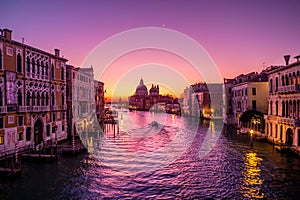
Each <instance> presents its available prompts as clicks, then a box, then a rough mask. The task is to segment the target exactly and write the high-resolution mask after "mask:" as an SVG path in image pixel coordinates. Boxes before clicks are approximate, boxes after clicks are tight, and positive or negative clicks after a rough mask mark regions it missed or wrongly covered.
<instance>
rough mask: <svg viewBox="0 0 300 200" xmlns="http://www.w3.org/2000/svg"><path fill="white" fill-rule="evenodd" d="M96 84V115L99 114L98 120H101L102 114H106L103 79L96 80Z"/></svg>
mask: <svg viewBox="0 0 300 200" xmlns="http://www.w3.org/2000/svg"><path fill="white" fill-rule="evenodd" d="M94 86H95V107H96V116H97V119H98V122H101V121H102V116H103V114H104V105H105V99H104V83H103V82H101V81H97V80H95V82H94Z"/></svg>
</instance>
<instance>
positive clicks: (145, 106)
mask: <svg viewBox="0 0 300 200" xmlns="http://www.w3.org/2000/svg"><path fill="white" fill-rule="evenodd" d="M128 100H129V110H144V111H147V110H149V109H150V108H151V107H152V106H153V105H160V108H163V109H165V110H166V111H168V108H169V107H174V105H175V104H176V106H175V107H179V110H180V106H179V103H178V100H177V99H173V97H172V96H170V95H160V94H159V86H158V85H153V84H152V86H151V88H150V90H149V93H148V88H147V86H146V85H145V84H144V81H143V79H142V78H141V80H140V84H139V85H138V86H137V87H136V90H135V94H134V95H132V96H130V97H129V98H128ZM156 107H157V106H156ZM173 110H174V109H173ZM177 110H178V109H177Z"/></svg>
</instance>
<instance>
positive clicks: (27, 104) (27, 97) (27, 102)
mask: <svg viewBox="0 0 300 200" xmlns="http://www.w3.org/2000/svg"><path fill="white" fill-rule="evenodd" d="M26 106H30V92H29V91H27V94H26Z"/></svg>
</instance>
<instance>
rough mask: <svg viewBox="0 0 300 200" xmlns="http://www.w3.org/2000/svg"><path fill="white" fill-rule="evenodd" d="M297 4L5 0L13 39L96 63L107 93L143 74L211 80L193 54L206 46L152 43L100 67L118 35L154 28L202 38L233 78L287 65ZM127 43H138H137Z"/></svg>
mask: <svg viewBox="0 0 300 200" xmlns="http://www.w3.org/2000/svg"><path fill="white" fill-rule="evenodd" d="M87 2H88V3H87ZM298 7H299V3H298V1H297V0H294V1H292V0H288V1H265V0H261V1H230V0H225V1H214V0H212V1H208V0H196V1H191V0H190V1H183V0H182V1H179V0H163V1H162V0H160V1H158V0H153V1H146V0H144V1H143V0H142V1H141V0H127V1H126V0H110V1H56V0H53V1H49V2H46V1H14V0H11V1H5V2H2V3H1V7H0V13H1V18H0V28H9V29H11V30H13V39H14V40H16V41H21V40H22V38H24V41H25V43H26V44H28V45H31V46H34V47H37V48H40V49H42V50H45V51H49V52H53V53H54V51H53V49H54V48H59V49H60V50H61V54H62V55H63V56H64V57H65V58H67V59H68V60H69V62H68V64H71V65H74V66H83V67H90V66H89V65H90V64H92V65H93V67H94V70H95V79H100V80H101V81H103V82H104V83H105V87H106V89H107V95H108V96H113V98H115V99H119V97H124V98H126V97H127V96H128V95H131V94H132V93H133V92H134V90H135V87H136V86H137V85H138V83H139V80H140V78H141V77H143V79H144V81H145V83H146V84H148V85H151V84H152V83H154V84H159V85H161V86H162V87H161V88H162V91H163V92H164V93H173V94H174V95H176V96H179V95H180V93H182V92H183V89H184V87H185V86H187V85H189V84H192V83H194V82H197V81H200V80H201V79H205V80H211V81H212V78H208V77H207V75H205V73H204V74H203V73H202V71H201V70H206V68H207V67H206V68H205V67H204V65H205V66H208V65H206V64H207V63H206V62H205V63H202V64H203V66H201V67H200V68H201V69H200V71H201V73H202V74H201V73H199V68H198V70H197V66H196V67H195V66H194V65H195V63H193V61H191V58H188V57H189V55H191V54H195V55H193V56H194V58H196V57H197V54H199V52H196V53H195V52H194V51H190V52H189V55H183V54H182V53H178V52H174V51H170V50H169V49H165V48H161V47H159V46H158V47H157V46H155V47H157V48H153V49H151V48H149V46H147V45H146V46H145V48H144V49H131V48H129V49H128V50H127V52H126V51H125V52H121V53H120V52H119V53H120V54H119V55H115V56H114V57H113V59H112V60H110V62H109V63H107V66H99V65H97V63H98V62H97V61H95V60H93V59H91V55H93V53H94V54H95V52H97V48H103V46H104V47H105V45H103V44H106V43H105V41H110V40H111V38H114V37H116V35H117V36H118V35H120V34H122V33H127V32H128V31H129V30H135V29H138V30H140V29H141V28H144V27H154V28H157V29H159V30H160V31H164V30H163V29H165V30H166V31H168V30H169V31H174V32H177V33H180V34H182V35H183V36H184V37H186V38H189V40H190V41H194V42H196V43H198V44H199V45H200V47H201V48H203V49H202V52H201V53H200V54H201V55H202V54H203V56H205V58H207V59H211V62H210V64H211V65H215V66H216V68H217V69H218V71H219V72H220V74H219V75H220V77H226V78H231V77H234V76H236V75H239V74H241V73H248V72H251V71H261V70H262V69H263V68H264V67H267V66H270V65H281V64H284V60H283V55H285V54H291V56H292V57H294V56H296V55H298V54H300V50H299V45H300V37H299V35H300V28H299V27H300V26H299V25H300V24H299V23H300V22H299V19H300V12H299V8H298ZM143 37H144V38H142V39H146V40H147V38H149V40H150V42H152V40H153V41H154V40H155V39H156V38H155V37H154V36H153V35H152V34H150V33H147V34H145V35H144V36H143ZM121 42H122V44H123V43H125V42H124V41H122V40H121ZM127 42H128V45H131V44H132V43H135V42H137V41H134V42H132V41H131V40H130V41H127ZM148 42H149V41H148ZM163 43H164V42H163ZM168 44H172V45H174V48H180V47H182V45H183V44H181V43H177V40H172V41H169V43H168ZM162 45H164V44H162ZM176 45H177V46H176ZM121 46H122V45H121ZM119 48H121V47H120V46H119V45H118V44H115V45H114V46H108V47H107V48H106V49H105V50H107V52H111V53H112V54H113V53H114V52H118V50H119ZM185 48H188V47H185ZM102 50H103V49H102ZM188 51H189V49H185V52H188ZM99 52H102V51H99ZM204 54H206V55H204ZM103 55H104V54H101V55H99V59H103ZM96 57H97V56H96ZM200 57H201V56H200ZM201 58H202V57H201ZM104 59H106V58H104ZM98 64H99V63H98ZM210 64H209V65H210ZM198 67H199V66H198ZM202 76H203V77H202ZM163 88H164V89H163Z"/></svg>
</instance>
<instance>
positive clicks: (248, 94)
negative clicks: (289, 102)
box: [224, 71, 268, 129]
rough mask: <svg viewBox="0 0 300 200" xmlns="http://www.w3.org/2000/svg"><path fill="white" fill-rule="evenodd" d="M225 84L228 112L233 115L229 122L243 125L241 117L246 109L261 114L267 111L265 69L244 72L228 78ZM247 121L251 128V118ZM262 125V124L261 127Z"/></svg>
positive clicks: (239, 125)
mask: <svg viewBox="0 0 300 200" xmlns="http://www.w3.org/2000/svg"><path fill="white" fill-rule="evenodd" d="M224 84H225V92H226V97H225V98H226V114H227V115H229V116H232V117H233V119H230V120H228V122H230V123H234V124H236V125H237V126H238V127H242V126H243V124H242V123H241V117H242V115H243V114H244V113H245V112H246V111H254V112H255V111H257V112H259V113H261V116H263V114H264V113H267V111H268V106H267V99H268V82H267V74H266V72H265V71H262V72H261V73H257V72H252V73H249V74H246V75H244V74H242V75H239V76H237V77H235V78H234V79H226V81H225V83H224ZM247 123H248V125H246V126H247V127H248V128H249V126H250V125H249V120H248V121H247V122H246V124H247ZM261 123H262V122H261ZM244 126H245V125H244ZM262 127H263V126H262V125H261V126H260V129H261V128H262Z"/></svg>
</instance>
